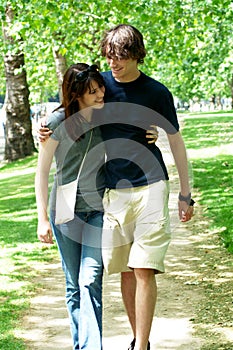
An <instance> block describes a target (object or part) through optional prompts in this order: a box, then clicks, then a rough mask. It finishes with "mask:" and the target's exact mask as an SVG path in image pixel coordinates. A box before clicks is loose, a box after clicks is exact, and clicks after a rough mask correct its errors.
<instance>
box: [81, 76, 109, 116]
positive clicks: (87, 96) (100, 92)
mask: <svg viewBox="0 0 233 350" xmlns="http://www.w3.org/2000/svg"><path fill="white" fill-rule="evenodd" d="M104 92H105V87H104V86H101V87H99V84H98V83H97V82H96V81H95V80H93V81H92V82H91V86H90V90H89V89H88V90H87V91H86V92H85V93H84V95H82V96H81V97H78V98H77V99H78V103H79V108H80V110H82V109H84V108H88V107H92V108H95V109H101V108H102V107H103V106H104Z"/></svg>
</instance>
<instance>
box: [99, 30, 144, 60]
mask: <svg viewBox="0 0 233 350" xmlns="http://www.w3.org/2000/svg"><path fill="white" fill-rule="evenodd" d="M101 54H102V56H104V57H109V58H116V59H118V60H120V59H129V58H131V59H133V60H137V62H138V63H143V62H144V57H145V56H146V50H145V46H144V42H143V36H142V34H141V33H140V32H139V30H138V29H136V28H135V27H133V26H131V25H127V24H119V25H117V26H116V27H114V28H112V29H110V30H108V31H107V32H106V33H105V35H104V37H103V39H102V41H101Z"/></svg>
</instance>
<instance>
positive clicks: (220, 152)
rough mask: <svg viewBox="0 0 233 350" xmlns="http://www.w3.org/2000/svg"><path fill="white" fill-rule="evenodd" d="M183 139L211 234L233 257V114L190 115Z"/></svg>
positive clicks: (183, 131) (186, 119)
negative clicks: (188, 150) (220, 241)
mask: <svg viewBox="0 0 233 350" xmlns="http://www.w3.org/2000/svg"><path fill="white" fill-rule="evenodd" d="M182 135H183V137H184V140H185V144H186V146H187V148H188V149H190V150H191V149H192V150H193V152H192V154H193V155H195V157H194V158H192V159H191V161H192V167H193V177H194V187H195V188H196V189H197V190H198V191H199V192H200V194H201V197H200V203H201V204H202V205H203V209H204V213H205V216H206V218H209V219H210V220H211V221H210V230H213V232H215V233H216V234H219V235H220V238H221V240H222V242H223V243H224V245H225V246H226V247H227V249H228V250H229V251H231V252H232V253H233V191H232V188H233V113H220V112H219V113H217V112H216V113H211V114H210V113H202V114H189V115H188V117H187V118H185V122H184V128H183V130H182ZM190 153H191V152H190Z"/></svg>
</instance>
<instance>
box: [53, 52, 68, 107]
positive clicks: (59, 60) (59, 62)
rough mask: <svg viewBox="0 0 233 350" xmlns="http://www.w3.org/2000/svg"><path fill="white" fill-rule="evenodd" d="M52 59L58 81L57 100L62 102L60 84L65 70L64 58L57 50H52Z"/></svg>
mask: <svg viewBox="0 0 233 350" xmlns="http://www.w3.org/2000/svg"><path fill="white" fill-rule="evenodd" d="M53 57H54V60H55V66H56V73H57V80H58V91H59V100H60V102H62V82H63V77H64V74H65V72H66V69H67V63H66V58H65V57H64V56H62V55H61V54H60V53H59V50H56V49H53Z"/></svg>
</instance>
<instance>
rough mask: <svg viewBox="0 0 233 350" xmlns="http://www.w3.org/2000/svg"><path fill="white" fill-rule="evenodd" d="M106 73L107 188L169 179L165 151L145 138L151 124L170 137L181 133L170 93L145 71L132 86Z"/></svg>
mask: <svg viewBox="0 0 233 350" xmlns="http://www.w3.org/2000/svg"><path fill="white" fill-rule="evenodd" d="M102 74H103V77H104V80H105V86H106V91H105V106H104V109H103V110H100V111H99V112H100V116H99V119H98V120H99V122H100V124H101V131H102V137H103V139H104V141H105V147H106V154H107V163H106V181H107V187H109V188H128V187H132V186H133V187H137V186H143V185H147V184H150V183H154V182H157V181H160V180H167V179H168V174H167V170H166V166H165V164H164V161H163V158H162V154H161V151H160V150H159V148H158V147H157V146H156V145H155V144H148V142H147V139H146V137H145V136H146V130H148V129H150V125H151V124H154V125H157V126H158V127H161V128H162V129H164V130H165V132H166V133H168V134H175V133H176V132H177V131H178V130H179V124H178V120H177V115H176V111H175V107H174V103H173V97H172V95H171V93H170V91H169V90H168V89H167V88H166V87H165V86H164V85H163V84H161V83H160V82H158V81H156V80H154V79H152V78H150V77H148V76H147V75H145V74H144V73H142V72H141V74H140V76H139V78H138V79H136V80H135V81H132V82H129V83H120V82H117V81H116V80H115V79H114V78H113V76H112V72H111V71H109V72H104V73H102Z"/></svg>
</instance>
